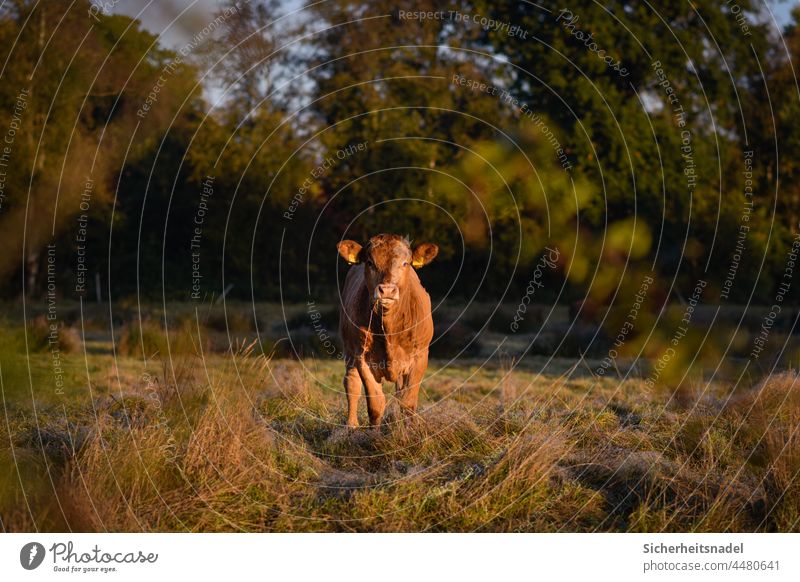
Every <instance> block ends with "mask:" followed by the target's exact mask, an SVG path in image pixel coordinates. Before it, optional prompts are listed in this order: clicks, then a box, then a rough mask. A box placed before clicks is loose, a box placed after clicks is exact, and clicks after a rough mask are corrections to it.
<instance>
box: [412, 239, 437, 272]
mask: <svg viewBox="0 0 800 582" xmlns="http://www.w3.org/2000/svg"><path fill="white" fill-rule="evenodd" d="M438 254H439V247H437V246H436V245H435V244H433V243H422V244H421V245H418V246H417V247H416V248H415V249H414V252H413V253H411V266H412V267H414V268H415V269H419V268H420V267H422V266H424V265H427V264H428V263H430V262H431V261H432V260H433V259H434V258H436V255H438Z"/></svg>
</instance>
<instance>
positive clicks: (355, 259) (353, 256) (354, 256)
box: [347, 253, 358, 265]
mask: <svg viewBox="0 0 800 582" xmlns="http://www.w3.org/2000/svg"><path fill="white" fill-rule="evenodd" d="M347 262H348V263H350V264H351V265H355V264H356V263H357V262H358V254H357V253H350V254H349V255H347Z"/></svg>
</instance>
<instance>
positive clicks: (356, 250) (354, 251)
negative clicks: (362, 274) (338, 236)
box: [336, 240, 362, 265]
mask: <svg viewBox="0 0 800 582" xmlns="http://www.w3.org/2000/svg"><path fill="white" fill-rule="evenodd" d="M336 248H337V249H339V254H340V255H342V258H343V259H344V260H345V261H347V262H348V263H350V264H351V265H355V264H356V263H360V262H361V254H362V253H361V245H360V244H358V243H357V242H355V241H352V240H343V241H342V242H340V243H339V244H338V245H336Z"/></svg>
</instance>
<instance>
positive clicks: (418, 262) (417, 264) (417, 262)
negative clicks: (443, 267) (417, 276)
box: [411, 259, 425, 269]
mask: <svg viewBox="0 0 800 582" xmlns="http://www.w3.org/2000/svg"><path fill="white" fill-rule="evenodd" d="M424 264H425V260H424V259H414V260H413V261H411V266H412V267H414V268H415V269H418V268H419V267H421V266H422V265H424Z"/></svg>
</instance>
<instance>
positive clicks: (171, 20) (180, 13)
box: [94, 0, 800, 48]
mask: <svg viewBox="0 0 800 582" xmlns="http://www.w3.org/2000/svg"><path fill="white" fill-rule="evenodd" d="M734 1H735V0H734ZM94 3H95V4H97V5H99V6H104V5H105V6H106V7H107V11H110V12H115V13H118V14H126V15H128V16H134V17H136V18H138V19H139V20H141V21H142V24H143V26H144V28H146V29H147V30H149V31H150V32H152V33H153V34H156V35H162V43H163V44H164V45H165V46H167V47H169V48H180V47H181V46H183V45H184V44H186V43H187V42H188V41H189V39H191V38H192V37H193V36H194V35H195V34H196V33H197V31H199V30H201V29H202V28H203V27H204V26H205V25H206V24H208V23H209V22H210V21H211V20H213V17H212V14H213V13H214V10H215V9H216V8H217V7H218V5H219V0H183V1H179V0H175V1H171V0H94ZM303 4H304V3H303V1H302V0H285V5H286V8H288V9H290V10H294V9H296V8H299V7H300V6H302V5H303ZM409 4H411V2H409ZM798 4H800V0H778V1H771V2H769V5H770V7H771V9H772V11H773V12H774V14H775V17H776V19H777V20H778V22H779V23H780V24H781V25H784V24H786V23H787V22H788V21H789V13H790V12H791V10H792V7H794V6H797V5H798Z"/></svg>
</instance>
